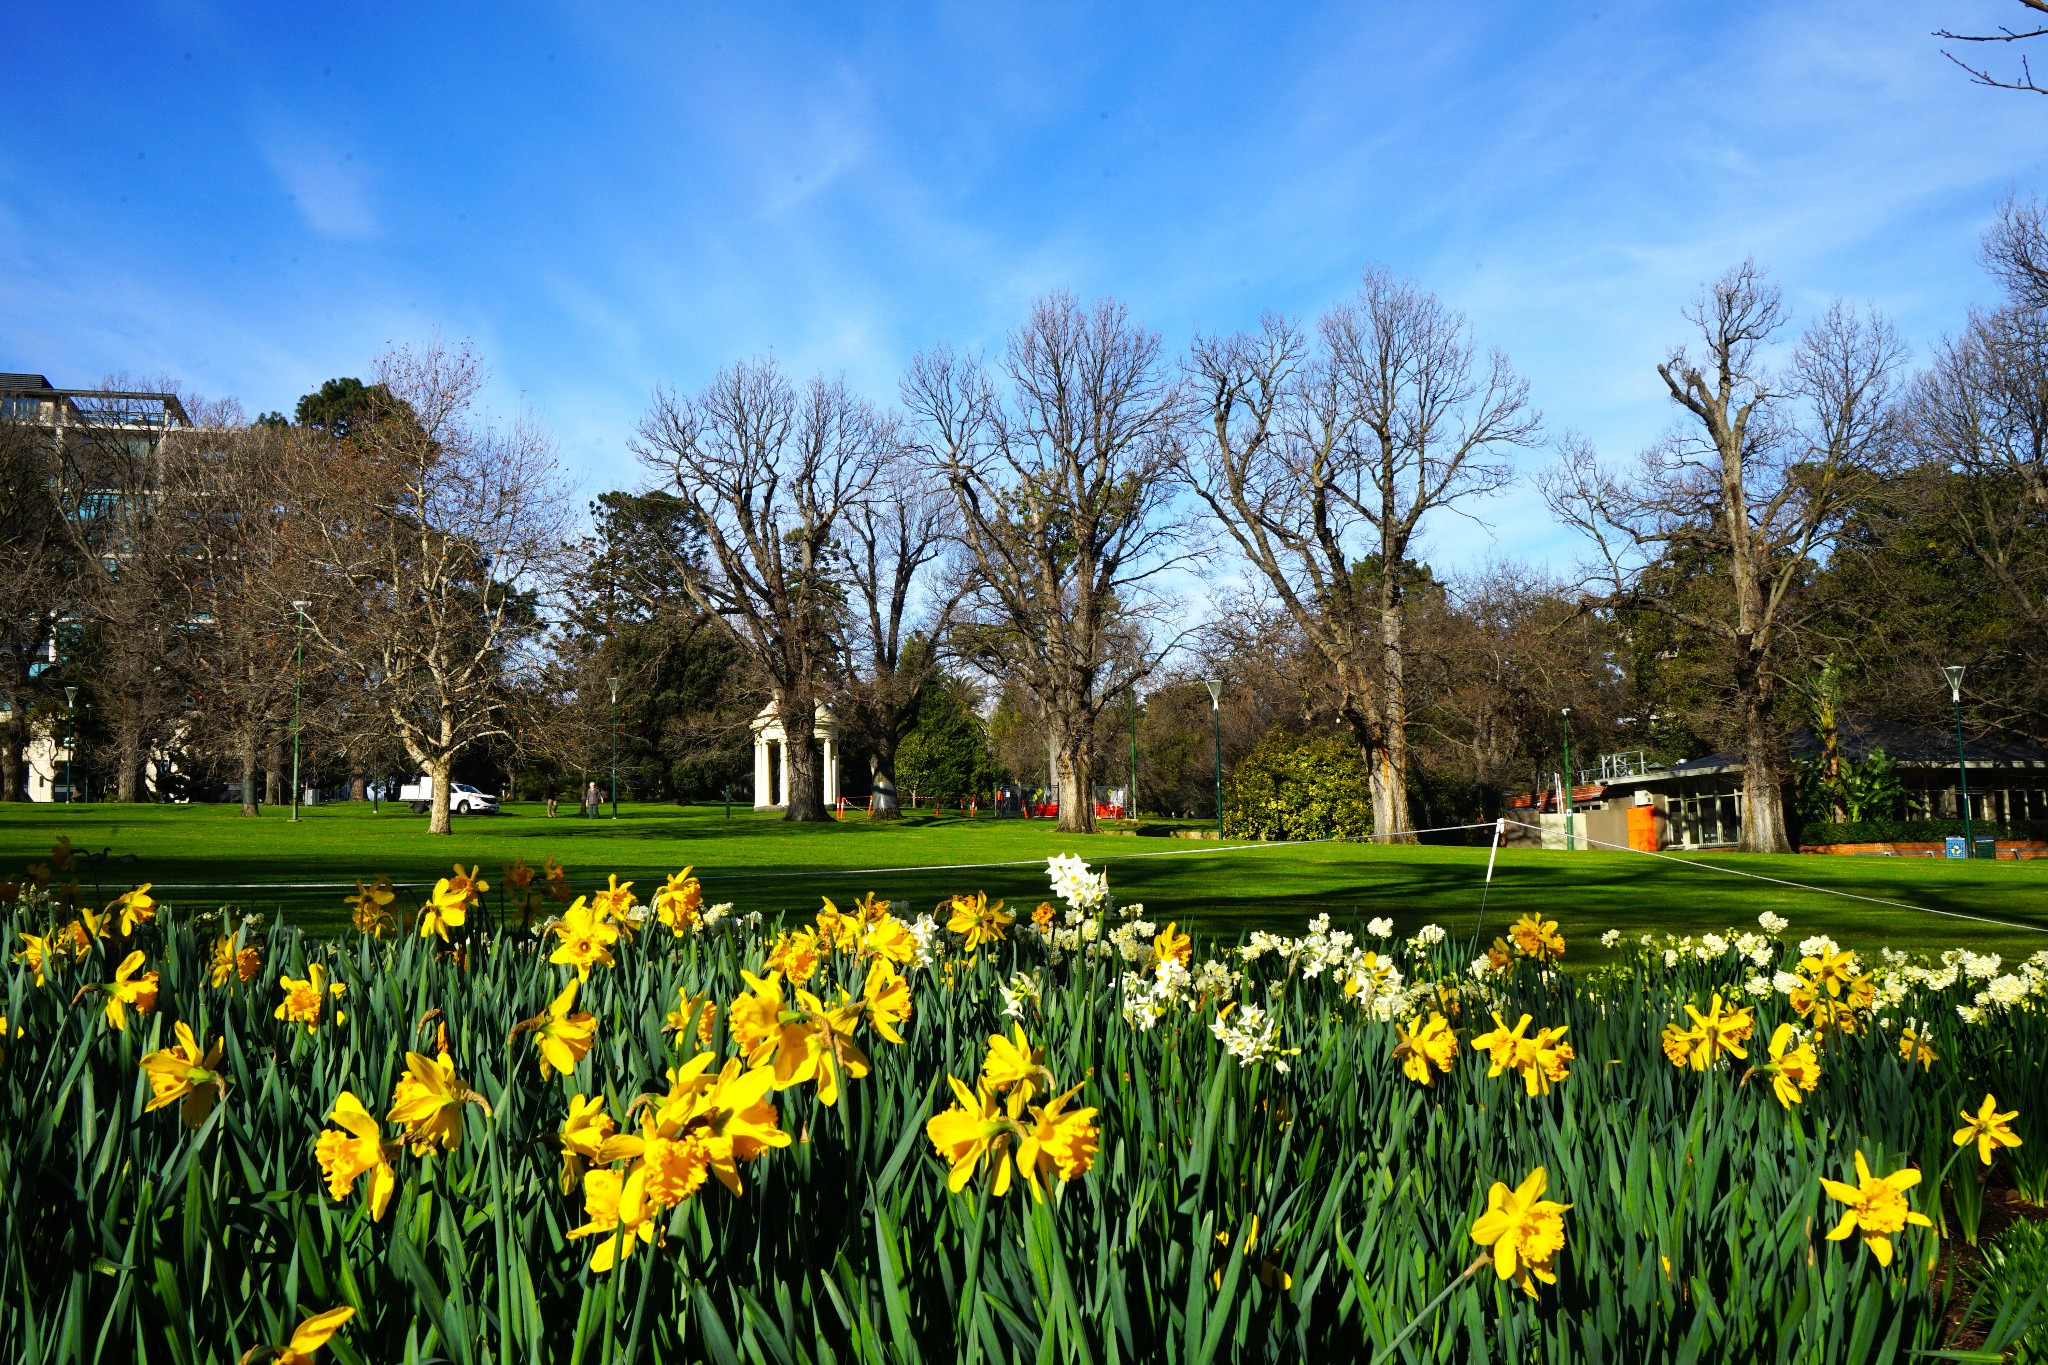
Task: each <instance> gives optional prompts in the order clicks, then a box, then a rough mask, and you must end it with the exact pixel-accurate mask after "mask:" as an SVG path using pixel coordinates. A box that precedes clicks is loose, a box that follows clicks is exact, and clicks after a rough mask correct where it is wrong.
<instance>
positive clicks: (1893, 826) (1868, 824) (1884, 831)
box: [1799, 820, 2048, 845]
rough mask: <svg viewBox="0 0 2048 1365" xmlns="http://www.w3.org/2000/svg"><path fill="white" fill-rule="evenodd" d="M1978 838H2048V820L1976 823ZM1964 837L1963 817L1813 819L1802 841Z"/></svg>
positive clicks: (1884, 841)
mask: <svg viewBox="0 0 2048 1365" xmlns="http://www.w3.org/2000/svg"><path fill="white" fill-rule="evenodd" d="M1970 833H1971V834H1973V835H1975V836H1976V837H1977V838H1979V839H1984V838H1997V839H2048V820H2015V821H2013V822H2012V823H2011V824H2009V825H1988V824H1978V823H1973V824H1972V825H1971V827H1970ZM1950 835H1954V836H1955V837H1957V838H1961V837H1962V835H1963V822H1962V821H1960V820H1813V821H1809V822H1808V823H1806V824H1805V825H1802V826H1801V827H1800V830H1799V842H1800V843H1802V844H1809V845H1813V844H1938V843H1940V842H1941V841H1942V840H1943V839H1946V838H1948V837H1949V836H1950Z"/></svg>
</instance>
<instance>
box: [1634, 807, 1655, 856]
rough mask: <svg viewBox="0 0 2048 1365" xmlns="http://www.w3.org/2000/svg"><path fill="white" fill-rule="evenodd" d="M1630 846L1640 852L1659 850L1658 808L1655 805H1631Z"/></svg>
mask: <svg viewBox="0 0 2048 1365" xmlns="http://www.w3.org/2000/svg"><path fill="white" fill-rule="evenodd" d="M1628 846H1629V847H1630V848H1632V849H1634V850H1636V851H1637V852H1638V853H1655V852H1656V851H1657V808H1656V807H1655V806H1630V807H1629V808H1628Z"/></svg>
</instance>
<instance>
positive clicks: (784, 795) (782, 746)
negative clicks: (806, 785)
mask: <svg viewBox="0 0 2048 1365" xmlns="http://www.w3.org/2000/svg"><path fill="white" fill-rule="evenodd" d="M781 705H782V703H781V701H780V699H779V698H773V697H771V698H770V699H769V701H768V704H767V705H766V706H763V707H762V708H761V710H760V713H759V714H758V715H756V716H755V717H754V719H753V722H752V729H753V731H754V809H755V810H782V809H784V808H786V807H787V806H788V805H789V743H788V739H787V736H786V733H785V731H784V730H783V728H782V716H781V715H780V708H781ZM812 734H813V735H815V736H816V738H817V741H818V775H819V778H820V781H821V785H822V786H823V788H824V799H825V804H826V805H828V806H831V805H835V804H837V803H838V801H839V718H838V717H837V716H835V715H833V714H832V709H831V708H830V707H828V706H826V705H825V703H824V702H819V703H818V709H817V723H816V728H815V729H814V730H813V731H812Z"/></svg>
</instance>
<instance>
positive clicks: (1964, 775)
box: [1941, 664, 1977, 858]
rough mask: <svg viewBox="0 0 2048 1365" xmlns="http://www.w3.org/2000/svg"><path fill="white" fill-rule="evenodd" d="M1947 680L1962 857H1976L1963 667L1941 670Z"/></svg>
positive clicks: (1955, 666) (1954, 665) (1958, 665)
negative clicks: (1953, 717) (1952, 714)
mask: <svg viewBox="0 0 2048 1365" xmlns="http://www.w3.org/2000/svg"><path fill="white" fill-rule="evenodd" d="M1941 672H1942V676H1944V677H1946V678H1947V679H1948V699H1949V700H1950V701H1952V702H1954V703H1955V708H1956V783H1957V785H1958V786H1959V787H1960V788H1961V789H1962V797H1963V856H1964V857H1965V858H1974V857H1976V856H1977V841H1976V839H1974V838H1973V837H1971V836H1972V834H1973V833H1974V831H1973V830H1972V829H1971V828H1970V763H1969V760H1968V759H1967V758H1965V757H1964V754H1963V667H1962V665H1961V664H1950V665H1949V666H1948V667H1946V668H1944V669H1942V670H1941Z"/></svg>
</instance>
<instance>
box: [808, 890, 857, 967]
mask: <svg viewBox="0 0 2048 1365" xmlns="http://www.w3.org/2000/svg"><path fill="white" fill-rule="evenodd" d="M819 899H820V900H822V901H824V902H825V904H824V907H823V908H822V909H820V910H819V911H818V914H817V926H818V939H819V942H820V943H821V944H822V945H823V946H824V947H825V948H828V949H830V950H831V951H833V952H835V953H849V954H852V953H858V952H859V951H860V940H861V930H862V929H863V928H864V927H865V926H864V925H863V924H862V923H861V920H860V916H859V915H858V914H848V913H847V912H846V911H844V910H841V909H840V908H839V907H838V906H837V905H834V904H833V903H832V898H831V897H830V896H821V897H819Z"/></svg>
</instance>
